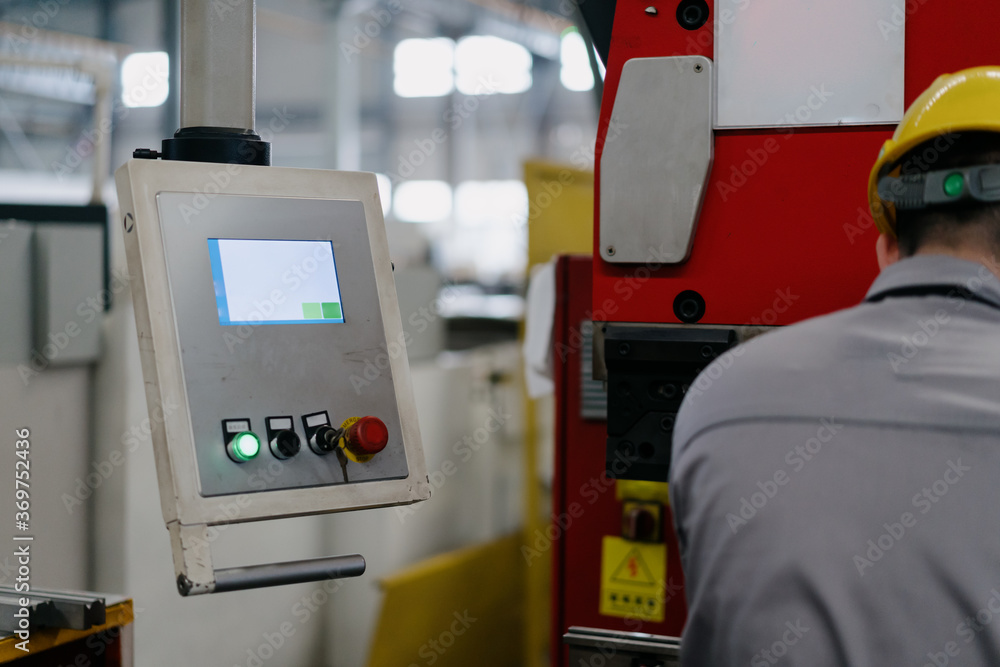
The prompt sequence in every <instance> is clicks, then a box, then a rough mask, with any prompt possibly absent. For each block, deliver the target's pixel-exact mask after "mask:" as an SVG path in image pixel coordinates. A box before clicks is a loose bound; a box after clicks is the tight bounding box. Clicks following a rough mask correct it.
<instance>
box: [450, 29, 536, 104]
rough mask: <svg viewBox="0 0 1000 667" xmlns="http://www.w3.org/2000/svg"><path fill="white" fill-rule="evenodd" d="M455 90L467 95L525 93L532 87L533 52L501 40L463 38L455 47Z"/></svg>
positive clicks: (478, 37)
mask: <svg viewBox="0 0 1000 667" xmlns="http://www.w3.org/2000/svg"><path fill="white" fill-rule="evenodd" d="M455 87H456V88H458V90H459V92H461V93H464V94H466V95H493V94H495V93H523V92H524V91H526V90H528V89H529V88H531V53H530V52H529V51H528V49H526V48H524V47H523V46H521V45H520V44H516V43H515V42H510V41H508V40H506V39H500V38H499V37H485V36H476V37H464V38H462V39H460V40H459V41H458V45H457V46H456V47H455Z"/></svg>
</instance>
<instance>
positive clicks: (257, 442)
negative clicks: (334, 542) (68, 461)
mask: <svg viewBox="0 0 1000 667" xmlns="http://www.w3.org/2000/svg"><path fill="white" fill-rule="evenodd" d="M116 180H117V184H118V192H119V199H120V203H121V208H122V217H123V223H122V224H123V228H124V237H125V241H126V251H127V257H128V265H129V273H130V276H131V279H132V294H133V299H134V302H135V315H136V324H137V327H138V334H139V345H140V352H141V357H142V365H143V375H144V378H145V385H146V398H147V402H148V404H149V408H150V412H151V414H153V415H159V414H162V415H163V417H162V418H159V419H151V425H152V431H153V444H154V447H155V450H156V463H157V472H158V478H159V483H160V491H161V504H162V509H163V514H164V519H165V520H166V521H167V523H168V526H169V525H170V524H171V522H175V521H176V522H179V523H180V524H182V525H194V524H204V525H212V524H214V523H222V522H231V521H248V520H255V519H267V518H279V517H285V516H295V515H302V514H310V513H319V512H331V511H343V510H351V509H361V508H366V507H376V506H386V505H395V504H403V503H411V502H416V501H419V500H424V499H426V498H428V497H429V495H430V491H429V486H428V484H427V476H426V472H425V467H424V461H423V454H422V450H421V445H420V435H419V430H418V425H417V417H416V410H415V407H414V403H413V394H412V388H411V385H410V378H409V368H408V364H407V359H406V349H405V346H404V345H402V344H400V341H402V328H401V324H400V315H399V307H398V304H397V302H396V293H395V287H394V284H393V279H392V268H391V263H390V260H389V255H388V246H387V242H386V238H385V229H384V222H383V220H382V210H381V205H380V203H379V200H378V189H377V186H376V181H375V176H374V175H373V174H364V173H351V172H334V171H318V170H304V169H285V168H276V167H252V166H238V165H223V164H205V163H190V162H162V161H155V160H132V161H130V162H128V163H127V164H126V165H125V166H123V167H122V168H121V169H119V171H118V173H117V174H116ZM390 352H391V353H390ZM372 368H375V369H376V370H377V371H378V372H377V373H373V372H372V371H371V369H372ZM234 498H235V499H240V500H241V501H242V502H239V503H235V504H234V502H233V501H234ZM234 506H235V507H238V508H240V513H239V516H237V517H232V516H230V515H231V514H232V513H233V511H232V509H231V508H232V507H234Z"/></svg>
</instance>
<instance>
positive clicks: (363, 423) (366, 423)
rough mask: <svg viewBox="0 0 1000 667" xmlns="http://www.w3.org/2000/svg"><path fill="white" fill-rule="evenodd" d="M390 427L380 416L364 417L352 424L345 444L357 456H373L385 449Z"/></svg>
mask: <svg viewBox="0 0 1000 667" xmlns="http://www.w3.org/2000/svg"><path fill="white" fill-rule="evenodd" d="M388 442H389V429H388V428H386V426H385V424H384V423H383V422H382V420H381V419H379V418H378V417H362V418H361V419H359V420H358V421H356V422H354V423H353V424H351V426H350V427H349V428H348V429H347V435H346V437H345V438H344V444H345V446H346V447H347V448H348V449H349V450H351V453H352V454H354V455H355V456H373V455H375V454H378V453H379V452H381V451H382V450H383V449H385V446H386V444H388Z"/></svg>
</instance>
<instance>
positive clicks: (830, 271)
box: [592, 0, 1000, 325]
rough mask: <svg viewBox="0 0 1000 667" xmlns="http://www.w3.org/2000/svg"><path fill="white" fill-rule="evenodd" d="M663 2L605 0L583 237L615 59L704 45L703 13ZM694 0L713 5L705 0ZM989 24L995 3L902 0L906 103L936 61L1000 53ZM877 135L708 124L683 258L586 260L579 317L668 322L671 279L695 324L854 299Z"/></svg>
mask: <svg viewBox="0 0 1000 667" xmlns="http://www.w3.org/2000/svg"><path fill="white" fill-rule="evenodd" d="M667 4H668V6H664V7H660V11H659V13H658V14H657V15H655V16H651V15H650V14H647V13H646V12H645V8H646V7H647V6H649V3H648V2H637V1H636V0H619V1H618V3H617V8H616V10H615V18H614V25H613V30H612V38H611V50H610V54H609V58H608V68H607V74H606V77H605V80H604V98H603V100H602V103H601V118H600V124H599V126H598V134H597V150H596V161H595V168H596V175H595V181H594V182H595V183H596V184H597V191H596V193H595V204H594V209H595V217H594V223H595V224H594V235H595V236H594V238H595V242H599V240H600V224H601V221H600V196H601V192H600V182H601V177H600V176H601V165H600V161H601V153H602V148H603V145H604V140H605V137H606V136H607V130H608V123H609V122H610V119H611V111H612V109H613V108H614V103H615V95H616V93H617V91H618V81H619V78H620V77H621V71H622V67H623V66H624V64H625V62H626V61H627V60H629V59H632V58H649V57H661V56H678V55H702V56H706V57H708V58H712V57H713V49H714V36H713V27H712V26H713V25H714V22H713V20H711V19H710V20H709V21H708V23H706V24H705V25H704V26H703V27H701V28H700V29H698V30H694V31H689V30H685V29H684V28H682V27H681V26H680V24H679V23H678V22H677V21H676V20H675V18H674V11H673V8H674V5H675V4H676V3H675V2H670V3H667ZM708 4H709V6H710V7H711V8H712V12H713V15H714V6H713V5H714V4H718V3H716V2H714V0H709V2H708ZM998 23H1000V6H998V5H997V3H996V2H993V1H991V0H968V1H967V2H963V3H961V4H960V5H955V4H954V3H948V2H932V1H931V0H907V2H906V27H905V29H906V75H905V91H906V99H905V101H906V104H907V105H908V104H910V103H911V102H912V101H913V100H914V99H915V98H916V97H917V95H919V94H920V93H921V92H922V91H923V90H924V89H926V88H927V87H928V86H929V85H930V84H931V83H932V82H933V81H934V79H936V78H937V77H938V76H940V75H941V74H944V73H947V72H954V71H957V70H960V69H964V68H967V67H974V66H978V65H989V64H998V63H1000V47H998V45H997V42H996V40H995V38H994V33H995V31H996V26H997V25H998ZM775 76H781V74H780V72H777V73H776V74H775ZM891 134H892V128H890V127H886V126H884V125H882V126H873V127H864V126H861V127H858V126H852V127H842V128H836V127H823V128H795V129H794V130H793V129H792V128H782V129H777V130H756V131H748V130H727V131H718V132H716V135H715V163H714V166H713V167H712V171H711V174H710V176H709V181H708V186H707V188H706V192H705V201H704V205H703V208H702V212H701V217H700V220H699V223H698V229H697V232H696V235H695V239H694V247H693V249H692V252H691V256H690V258H689V259H688V261H687V262H685V263H684V264H680V265H677V266H672V267H666V268H653V267H644V266H642V265H631V266H629V265H614V264H608V263H607V262H604V261H602V260H599V259H598V260H597V261H595V262H594V293H593V305H592V308H593V319H595V320H601V321H608V322H678V320H677V319H676V318H675V317H674V314H673V312H672V310H671V308H670V305H671V304H672V303H673V300H674V297H675V296H676V295H677V294H678V293H680V292H682V291H684V290H695V291H697V292H699V293H700V294H701V295H702V296H703V297H704V299H705V304H706V308H705V317H704V318H703V319H702V320H701V321H700V323H701V324H735V325H738V324H751V323H754V324H768V325H771V324H778V325H782V324H792V323H793V322H797V321H799V320H803V319H806V318H809V317H814V316H816V315H821V314H825V313H829V312H832V311H834V310H838V309H841V308H845V307H848V306H851V305H854V304H856V303H858V302H859V301H860V300H861V298H862V297H863V296H864V294H865V291H866V290H867V288H868V286H869V285H870V284H871V282H872V280H873V279H874V277H875V275H876V273H877V271H878V268H877V266H876V264H875V253H874V244H875V239H876V237H877V236H878V232H877V230H876V229H875V226H874V222H873V220H872V218H871V216H870V213H869V211H868V200H867V189H866V188H867V183H868V173H869V171H870V170H871V167H872V164H874V162H875V158H876V156H877V155H878V152H879V149H880V148H881V146H882V143H883V142H884V141H885V140H886V139H888V138H889V137H890V136H891ZM761 151H763V156H762V154H761ZM755 158H756V159H755ZM637 187H640V184H637ZM779 291H780V292H782V294H787V293H788V292H790V293H791V297H792V298H791V300H792V303H791V304H789V307H788V308H784V307H783V306H782V308H781V310H783V311H784V312H779V310H778V309H776V308H774V303H775V299H780V298H781V296H780V295H779V294H778V292H779ZM783 305H784V304H783Z"/></svg>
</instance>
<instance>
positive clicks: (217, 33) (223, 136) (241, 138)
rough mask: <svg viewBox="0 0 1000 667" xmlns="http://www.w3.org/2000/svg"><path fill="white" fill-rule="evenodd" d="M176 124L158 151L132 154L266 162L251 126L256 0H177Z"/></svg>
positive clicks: (266, 150)
mask: <svg viewBox="0 0 1000 667" xmlns="http://www.w3.org/2000/svg"><path fill="white" fill-rule="evenodd" d="M180 24H181V40H180V41H181V48H180V54H181V58H180V59H181V67H180V72H181V81H180V100H181V114H180V118H181V128H180V129H179V130H177V132H176V133H174V136H173V138H171V139H164V140H163V148H162V151H161V152H159V153H157V152H156V151H152V150H149V149H139V150H137V151H135V152H134V153H133V156H134V157H138V158H158V157H162V158H163V159H164V160H187V161H193V162H224V163H226V162H227V163H236V164H254V165H269V164H271V145H270V144H269V143H268V142H266V141H261V138H260V136H259V135H258V134H257V133H256V131H255V130H254V126H255V119H254V115H255V112H256V104H257V3H256V0H216V1H215V2H208V1H207V0H181V21H180Z"/></svg>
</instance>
